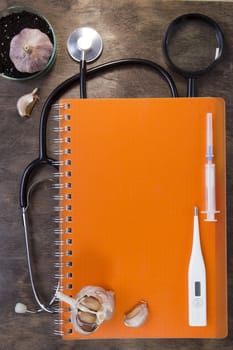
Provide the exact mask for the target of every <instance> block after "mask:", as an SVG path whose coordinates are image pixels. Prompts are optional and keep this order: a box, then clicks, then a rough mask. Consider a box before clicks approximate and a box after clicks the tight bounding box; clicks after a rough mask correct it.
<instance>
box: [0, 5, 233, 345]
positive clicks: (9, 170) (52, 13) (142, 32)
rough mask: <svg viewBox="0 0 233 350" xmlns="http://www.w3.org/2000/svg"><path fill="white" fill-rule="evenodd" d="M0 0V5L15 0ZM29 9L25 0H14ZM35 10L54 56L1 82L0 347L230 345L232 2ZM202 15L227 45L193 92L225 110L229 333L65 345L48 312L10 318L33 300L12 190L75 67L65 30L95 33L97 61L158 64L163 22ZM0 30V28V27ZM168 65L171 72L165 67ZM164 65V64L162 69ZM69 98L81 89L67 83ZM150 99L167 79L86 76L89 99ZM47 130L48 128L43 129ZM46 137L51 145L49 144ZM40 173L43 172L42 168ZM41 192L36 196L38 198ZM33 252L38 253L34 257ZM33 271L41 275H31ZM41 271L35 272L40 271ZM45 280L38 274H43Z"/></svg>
mask: <svg viewBox="0 0 233 350" xmlns="http://www.w3.org/2000/svg"><path fill="white" fill-rule="evenodd" d="M14 3H15V2H14V1H10V0H8V1H6V0H0V8H2V7H5V6H6V5H12V4H14ZM17 3H19V4H24V5H27V6H32V2H31V1H26V0H24V1H22V0H21V1H17ZM33 7H34V8H36V9H37V10H39V11H40V12H41V13H43V15H44V16H45V17H47V18H48V19H49V21H50V22H51V24H52V25H53V27H54V30H55V32H56V36H57V44H58V51H57V59H56V62H55V65H54V67H53V68H52V70H51V71H50V72H49V73H48V74H47V75H46V76H43V77H40V78H37V79H36V80H31V81H27V82H21V83H19V82H12V81H6V80H4V79H1V80H0V105H1V120H0V132H1V134H0V135H1V143H0V149H1V161H0V178H1V182H0V193H1V201H0V206H1V211H0V238H1V245H0V305H1V316H0V318H1V319H0V349H6V350H8V349H12V350H16V349H17V350H25V349H38V350H44V349H58V350H59V349H63V350H73V349H83V348H84V347H85V348H86V349H88V350H91V349H96V348H101V349H103V350H106V349H111V350H116V349H119V350H124V349H134V350H137V349H147V350H149V349H153V350H156V349H160V350H165V349H169V350H170V349H179V350H182V349H189V350H199V349H204V350H219V349H221V350H230V349H232V348H233V302H232V289H233V254H232V251H233V239H232V231H233V219H232V218H233V216H232V210H233V199H232V190H233V165H232V164H233V163H232V159H233V97H232V91H233V79H232V73H233V65H232V62H233V29H232V15H233V3H231V2H228V1H227V2H224V1H219V2H215V1H214V2H212V1H211V2H208V1H201V2H200V1H197V2H193V1H165V0H164V1H155V0H154V1H151V0H141V1H140V0H134V1H133V0H118V1H116V2H115V1H112V2H111V1H109V0H100V1H96V2H93V1H91V0H80V1H78V0H67V1H63V0H51V1H45V0H34V1H33ZM188 12H201V13H203V14H206V15H208V16H210V17H213V18H214V19H215V20H216V21H217V22H218V23H219V25H220V27H221V28H222V30H223V32H224V36H225V52H224V58H223V59H222V61H221V64H218V65H217V66H216V67H215V68H214V69H213V70H212V71H210V72H209V73H208V75H206V76H204V77H202V78H200V79H199V80H198V94H199V96H220V97H223V98H224V99H225V101H226V115H227V140H226V142H227V194H228V198H227V207H228V290H229V298H228V305H229V306H228V310H229V336H228V337H227V338H226V339H223V340H208V339H206V340H192V339H190V340H189V339H186V340H182V339H156V340H147V339H145V340H137V339H131V340H124V341H122V340H106V341H93V340H92V341H89V340H87V341H85V342H84V341H75V342H72V341H71V342H63V341H62V340H61V339H59V338H57V337H55V336H53V335H52V332H53V317H51V316H50V315H47V314H40V315H35V316H33V315H32V316H30V315H16V314H15V313H14V305H15V302H16V301H23V302H25V303H26V304H27V305H28V306H29V307H30V308H33V307H34V303H33V299H32V293H31V290H30V284H29V281H28V275H27V267H26V258H25V247H24V237H23V228H22V222H21V217H20V210H19V202H18V191H19V183H20V177H21V174H22V171H23V169H24V167H25V166H26V165H27V164H28V163H29V162H30V161H31V160H32V159H34V158H36V157H37V154H38V125H39V118H40V111H41V108H42V106H43V103H44V101H45V99H46V97H47V96H48V94H49V93H50V92H51V91H52V90H53V89H54V87H56V86H57V85H58V84H59V83H60V82H62V81H63V80H64V79H67V78H68V77H70V76H72V75H73V74H74V73H75V72H78V69H79V67H78V64H77V63H75V62H74V61H72V59H71V58H70V57H69V56H68V54H67V51H66V41H67V38H68V36H69V34H70V33H71V32H72V31H73V30H74V29H76V28H77V27H80V26H91V27H93V28H95V29H96V30H97V31H98V32H99V33H101V35H102V39H103V43H104V51H103V54H102V56H101V57H100V59H99V60H98V62H97V63H93V64H91V65H90V66H92V65H95V64H100V63H103V62H107V61H110V60H115V59H117V58H125V57H142V58H147V59H150V60H153V61H155V62H157V63H159V64H161V65H162V66H163V67H166V64H165V62H164V58H163V53H162V49H161V41H162V37H163V34H164V31H165V30H166V28H167V26H168V24H169V23H170V22H171V20H173V19H174V18H175V17H177V16H179V15H181V14H184V13H188ZM0 36H1V33H0ZM169 71H170V70H169ZM170 72H171V71H170ZM171 74H172V76H173V77H174V79H175V81H176V83H177V87H178V90H179V94H180V96H185V93H186V84H185V81H184V79H183V78H182V77H180V76H178V75H177V74H175V73H172V72H171ZM35 87H39V88H40V102H39V103H38V104H37V105H36V107H35V109H34V111H33V114H32V117H31V118H30V119H29V120H23V119H21V118H20V117H18V115H17V112H16V101H17V99H18V98H19V97H20V96H21V95H23V94H25V93H28V92H30V91H31V90H32V89H33V88H35ZM67 95H69V97H76V96H77V97H78V96H79V87H78V86H77V87H74V88H73V89H72V90H71V91H70V92H69V93H68V94H65V96H67ZM141 96H144V97H147V96H148V97H150V96H151V97H152V96H155V97H156V96H159V97H163V96H164V97H165V96H169V91H168V88H167V86H166V84H165V83H164V82H163V81H162V79H161V78H160V77H158V76H157V75H156V74H152V72H151V71H150V70H148V69H144V68H139V69H136V68H124V69H121V70H117V71H114V72H108V73H105V74H103V75H101V76H100V77H98V78H96V79H92V80H90V81H89V82H88V97H97V98H101V97H141ZM49 137H50V138H51V137H52V133H51V132H50V131H49ZM51 150H52V144H51V142H50V143H49V151H50V152H51ZM41 176H44V175H43V174H41ZM42 190H43V192H42V194H41V193H40V192H39V191H35V198H34V200H33V202H32V215H33V216H32V220H31V223H32V228H33V239H32V243H33V260H34V261H35V262H36V264H37V271H36V276H37V282H41V283H42V284H41V288H40V291H41V294H42V297H44V298H45V299H46V298H48V295H49V291H50V287H51V284H52V281H51V280H52V278H51V274H52V268H51V263H52V257H51V251H52V249H53V248H52V232H51V225H50V222H51V221H50V216H52V215H53V213H52V210H51V202H50V200H49V198H48V197H46V196H47V195H46V194H47V192H48V191H47V187H46V186H45V187H44V188H43V189H42ZM43 195H44V197H45V198H44V197H43ZM40 251H43V254H42V256H40ZM38 273H39V274H38ZM41 276H42V277H41ZM41 280H43V281H41Z"/></svg>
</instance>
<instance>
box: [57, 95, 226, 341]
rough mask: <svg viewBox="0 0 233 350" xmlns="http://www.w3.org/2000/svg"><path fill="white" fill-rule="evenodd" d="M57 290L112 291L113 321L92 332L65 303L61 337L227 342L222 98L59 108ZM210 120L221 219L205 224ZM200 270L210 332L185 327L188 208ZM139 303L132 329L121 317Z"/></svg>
mask: <svg viewBox="0 0 233 350" xmlns="http://www.w3.org/2000/svg"><path fill="white" fill-rule="evenodd" d="M60 103H61V105H62V106H63V107H62V106H61V109H60V116H61V120H60V138H61V139H62V140H63V141H64V142H62V143H61V146H60V154H61V155H60V161H61V167H60V172H61V173H62V174H63V176H61V177H60V187H61V189H60V206H61V207H63V209H64V210H63V211H61V213H60V221H61V223H60V233H61V241H62V243H63V244H62V245H61V251H60V266H61V268H60V269H61V270H60V275H61V280H60V285H61V289H62V291H63V293H65V294H68V295H71V296H72V297H75V296H76V295H77V293H78V292H79V291H80V289H82V288H83V287H84V286H87V285H94V286H101V287H103V288H105V289H106V290H113V291H114V293H115V313H114V315H113V317H112V319H111V320H109V321H107V322H105V323H103V324H102V325H101V327H100V328H99V329H98V330H97V331H96V332H94V333H93V334H91V335H88V336H85V335H81V334H79V333H78V332H76V331H75V330H74V329H73V327H72V324H71V321H70V310H69V308H68V307H67V305H65V304H64V303H61V307H62V312H61V315H60V321H59V322H58V323H60V327H61V328H60V331H61V333H62V334H63V338H64V339H83V338H86V339H93V338H168V337H169V338H221V337H225V336H226V335H227V288H226V281H227V266H226V163H225V106H224V101H223V100H222V99H220V98H176V99H175V98H161V99H160V98H159V99H157V98H155V99H151V98H148V99H98V100H97V99H83V100H80V99H64V100H62V101H60ZM208 112H212V114H213V144H214V154H215V158H214V163H215V164H216V206H217V209H218V210H220V213H219V214H216V218H217V221H216V222H206V221H204V219H205V214H202V213H201V211H202V210H205V164H206V158H205V156H206V114H207V113H208ZM194 206H198V208H199V225H200V238H201V246H202V252H203V256H204V261H205V266H206V281H207V326H204V327H192V326H189V324H188V264H189V259H190V254H191V248H192V239H193V210H194ZM140 300H145V301H146V302H147V303H148V306H149V317H148V319H147V321H146V322H145V324H144V325H142V326H141V327H138V328H130V327H126V326H125V325H124V324H123V315H124V313H125V312H127V311H128V310H129V309H130V308H131V307H133V306H134V305H135V304H136V303H137V302H138V301H140Z"/></svg>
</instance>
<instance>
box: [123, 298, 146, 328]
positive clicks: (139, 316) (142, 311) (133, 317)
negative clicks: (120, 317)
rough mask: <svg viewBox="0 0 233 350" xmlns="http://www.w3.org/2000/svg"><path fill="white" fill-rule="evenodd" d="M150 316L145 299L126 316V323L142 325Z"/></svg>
mask: <svg viewBox="0 0 233 350" xmlns="http://www.w3.org/2000/svg"><path fill="white" fill-rule="evenodd" d="M147 318H148V304H147V303H146V302H144V301H142V302H140V303H139V304H137V305H136V306H135V307H134V308H133V309H131V310H130V311H129V312H128V313H127V314H125V316H124V325H125V326H127V327H140V326H142V325H143V324H144V323H145V322H146V320H147Z"/></svg>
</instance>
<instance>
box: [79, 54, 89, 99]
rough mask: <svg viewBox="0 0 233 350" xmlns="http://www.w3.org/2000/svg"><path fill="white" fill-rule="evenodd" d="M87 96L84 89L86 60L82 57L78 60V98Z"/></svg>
mask: <svg viewBox="0 0 233 350" xmlns="http://www.w3.org/2000/svg"><path fill="white" fill-rule="evenodd" d="M86 97H87V90H86V60H85V59H82V60H81V61H80V98H86Z"/></svg>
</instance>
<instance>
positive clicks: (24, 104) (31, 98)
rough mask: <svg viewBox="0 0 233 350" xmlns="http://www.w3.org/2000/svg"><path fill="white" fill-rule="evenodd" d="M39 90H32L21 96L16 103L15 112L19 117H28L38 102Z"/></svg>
mask: <svg viewBox="0 0 233 350" xmlns="http://www.w3.org/2000/svg"><path fill="white" fill-rule="evenodd" d="M38 91H39V89H37V88H36V89H34V90H33V91H32V92H30V93H29V94H26V95H23V96H21V97H20V98H19V99H18V101H17V106H16V107H17V111H18V113H19V115H20V116H21V117H29V116H30V114H31V112H32V110H33V108H34V106H35V104H36V102H37V101H38V100H39V96H38V95H37V92H38Z"/></svg>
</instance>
